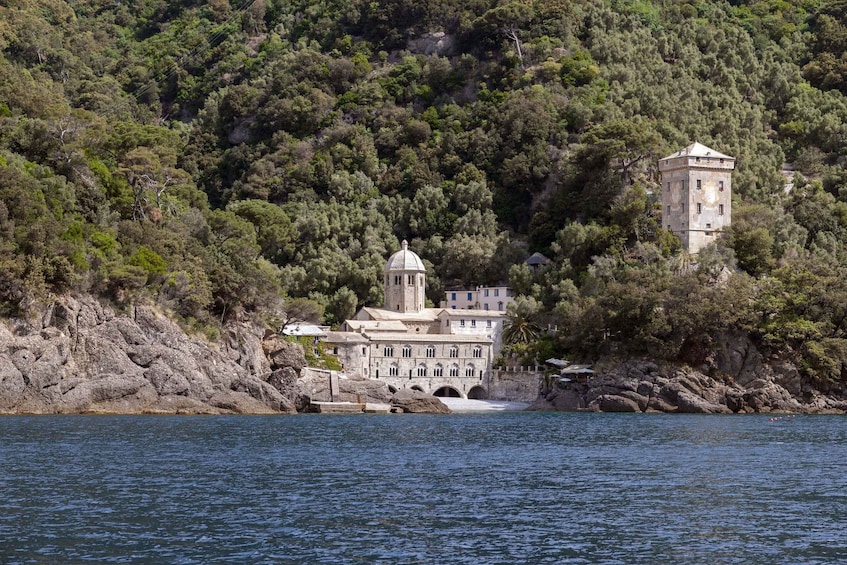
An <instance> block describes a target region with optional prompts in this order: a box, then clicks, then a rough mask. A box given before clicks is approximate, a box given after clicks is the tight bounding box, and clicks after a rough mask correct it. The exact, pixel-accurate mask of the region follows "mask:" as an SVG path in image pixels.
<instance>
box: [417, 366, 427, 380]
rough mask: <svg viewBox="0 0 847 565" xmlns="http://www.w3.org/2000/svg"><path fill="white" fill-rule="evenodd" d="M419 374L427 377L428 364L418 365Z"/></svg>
mask: <svg viewBox="0 0 847 565" xmlns="http://www.w3.org/2000/svg"><path fill="white" fill-rule="evenodd" d="M418 376H419V377H425V376H426V365H418Z"/></svg>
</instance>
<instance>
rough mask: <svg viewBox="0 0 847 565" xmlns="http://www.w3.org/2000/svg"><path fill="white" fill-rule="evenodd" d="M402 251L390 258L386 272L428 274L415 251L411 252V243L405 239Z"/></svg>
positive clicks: (386, 265)
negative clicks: (418, 272)
mask: <svg viewBox="0 0 847 565" xmlns="http://www.w3.org/2000/svg"><path fill="white" fill-rule="evenodd" d="M402 247H403V248H402V249H401V250H400V251H398V252H397V253H395V254H394V255H392V256H391V257H389V258H388V262H387V263H386V264H385V270H386V271H420V272H422V273H424V272H426V268H425V267H424V264H423V261H421V258H420V257H418V254H417V253H415V252H414V251H409V243H408V242H407V241H406V240H405V239H404V240H403V244H402Z"/></svg>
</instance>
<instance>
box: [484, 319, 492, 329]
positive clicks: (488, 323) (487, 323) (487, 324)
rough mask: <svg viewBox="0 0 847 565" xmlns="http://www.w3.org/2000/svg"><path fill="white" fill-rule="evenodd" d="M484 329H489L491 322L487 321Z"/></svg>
mask: <svg viewBox="0 0 847 565" xmlns="http://www.w3.org/2000/svg"><path fill="white" fill-rule="evenodd" d="M485 327H487V328H490V327H491V320H488V321H487V322H485Z"/></svg>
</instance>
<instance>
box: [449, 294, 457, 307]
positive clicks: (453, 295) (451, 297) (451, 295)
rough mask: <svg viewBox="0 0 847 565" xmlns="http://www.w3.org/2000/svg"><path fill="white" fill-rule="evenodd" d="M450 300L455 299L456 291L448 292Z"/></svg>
mask: <svg viewBox="0 0 847 565" xmlns="http://www.w3.org/2000/svg"><path fill="white" fill-rule="evenodd" d="M450 300H456V293H455V292H451V293H450ZM453 308H455V306H453Z"/></svg>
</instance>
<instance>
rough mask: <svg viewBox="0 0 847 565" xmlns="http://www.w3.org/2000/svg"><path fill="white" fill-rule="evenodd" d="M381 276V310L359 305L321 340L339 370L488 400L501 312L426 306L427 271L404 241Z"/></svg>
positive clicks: (441, 393) (397, 386) (440, 393)
mask: <svg viewBox="0 0 847 565" xmlns="http://www.w3.org/2000/svg"><path fill="white" fill-rule="evenodd" d="M384 275H385V277H384V284H385V302H384V304H383V306H382V308H376V307H368V306H366V307H364V308H362V309H361V310H359V312H357V313H356V315H355V316H354V317H353V318H352V319H350V320H347V321H345V322H344V324H342V326H341V331H338V332H329V333H328V335H327V337H326V338H325V339H324V342H325V343H328V344H330V345H331V346H332V347H333V352H334V353H335V354H336V355H337V356H338V358H339V360H340V361H341V363H342V365H343V367H344V372H345V373H346V374H348V375H350V376H359V377H365V378H370V379H379V380H381V381H385V382H387V383H388V385H389V388H390V389H395V390H396V389H401V388H415V389H417V390H421V391H423V392H426V393H430V394H435V395H437V396H461V397H464V398H487V394H488V379H489V373H490V370H491V367H492V363H493V360H494V356H495V355H497V353H498V352H499V350H500V347H501V345H502V340H501V335H502V331H503V321H504V319H505V312H502V311H494V310H481V309H474V310H471V309H452V308H427V307H425V290H426V269H425V267H424V264H423V262H422V261H421V258H420V257H419V256H418V255H417V254H416V253H415V252H413V251H411V250H410V249H409V245H408V243H407V242H406V241H403V243H402V248H401V249H400V251H397V252H396V253H394V254H393V255H392V256H391V257H389V259H388V261H387V263H386V265H385V271H384Z"/></svg>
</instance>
